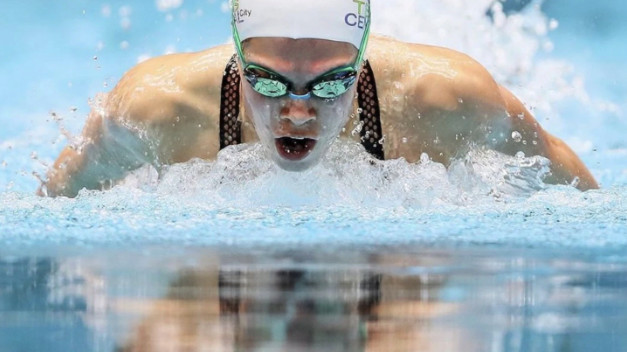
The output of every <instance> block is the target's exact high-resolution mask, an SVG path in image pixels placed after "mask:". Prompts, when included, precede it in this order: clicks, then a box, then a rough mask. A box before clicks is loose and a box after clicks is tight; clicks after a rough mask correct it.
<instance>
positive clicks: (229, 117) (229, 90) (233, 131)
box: [220, 55, 242, 150]
mask: <svg viewBox="0 0 627 352" xmlns="http://www.w3.org/2000/svg"><path fill="white" fill-rule="evenodd" d="M236 58H237V55H233V57H232V58H231V60H229V63H228V64H227V65H226V69H225V70H224V78H222V92H221V95H220V150H222V149H224V148H226V147H228V146H230V145H237V144H240V143H241V142H242V122H241V121H239V94H240V93H239V89H240V88H239V83H240V76H239V71H238V69H237V59H236Z"/></svg>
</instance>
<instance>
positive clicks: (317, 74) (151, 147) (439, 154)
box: [41, 0, 598, 196]
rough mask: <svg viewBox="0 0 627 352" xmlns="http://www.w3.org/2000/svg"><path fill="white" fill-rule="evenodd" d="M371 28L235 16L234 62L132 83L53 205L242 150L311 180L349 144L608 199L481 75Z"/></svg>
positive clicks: (333, 0) (159, 65) (215, 57)
mask: <svg viewBox="0 0 627 352" xmlns="http://www.w3.org/2000/svg"><path fill="white" fill-rule="evenodd" d="M277 9H281V10H277ZM370 15H371V13H370V6H369V1H368V0H362V1H353V0H341V1H337V0H319V1H310V2H285V1H281V0H267V1H265V2H261V1H252V0H240V1H236V2H234V9H233V36H234V41H235V48H236V50H235V51H236V54H234V53H233V52H234V50H233V46H232V45H225V46H219V47H216V48H212V49H208V50H206V51H202V52H198V53H185V54H175V55H168V56H163V57H158V58H154V59H151V60H148V61H146V62H144V63H141V64H139V65H137V66H136V67H134V68H133V69H131V70H130V71H129V72H128V73H127V74H126V75H125V76H124V77H123V78H122V79H121V81H120V82H119V83H118V85H117V86H116V87H115V88H114V89H113V91H112V92H111V93H110V94H109V95H108V96H107V97H106V98H104V101H103V102H102V104H101V106H100V107H98V108H95V109H94V110H92V112H91V113H90V115H89V118H88V120H87V123H86V125H85V128H84V130H83V133H82V138H81V141H82V142H81V143H82V144H80V145H77V146H70V147H67V148H66V149H65V150H63V152H62V153H61V155H60V156H59V157H58V159H57V160H56V162H55V164H54V166H53V167H52V168H51V170H50V171H49V173H48V176H47V181H46V182H45V184H44V187H42V190H41V191H42V193H44V194H47V195H50V196H59V195H64V196H75V195H77V193H78V191H79V190H81V189H82V188H88V189H102V188H104V186H103V185H110V184H112V183H115V181H117V180H120V179H121V178H123V177H124V176H125V174H126V173H127V172H128V171H130V170H133V169H136V168H138V167H140V166H142V165H145V164H151V165H153V166H154V167H155V168H157V170H159V169H160V167H162V166H164V165H168V164H172V163H178V162H185V161H188V160H190V159H192V158H202V159H209V160H210V159H213V158H215V157H216V155H217V153H218V151H219V150H220V149H222V148H224V147H227V146H229V145H234V144H238V143H241V142H244V143H248V142H256V141H260V142H261V143H262V144H263V145H264V146H265V147H266V149H267V151H268V154H269V155H270V157H271V158H272V159H273V160H274V162H276V164H278V165H279V166H280V167H281V168H283V169H286V170H291V171H301V170H305V169H308V168H310V167H312V166H313V165H315V164H316V163H317V162H318V161H319V160H320V159H321V158H322V156H323V155H324V154H325V152H326V151H327V149H328V148H329V145H330V144H331V143H332V142H333V141H334V140H335V139H336V138H338V136H340V137H341V138H346V139H352V140H354V141H355V142H357V143H361V144H363V145H364V147H365V149H366V150H367V151H368V152H370V153H371V154H372V155H373V156H374V157H376V158H379V159H394V158H400V157H404V158H405V159H407V160H408V161H409V162H416V161H418V160H419V159H420V156H421V155H422V153H426V154H428V155H429V157H430V158H432V159H433V160H434V161H437V162H440V163H443V164H444V165H449V164H450V162H451V161H452V160H453V159H455V158H458V157H460V156H463V155H464V154H465V153H466V152H467V150H468V149H469V147H471V146H480V147H487V148H491V149H494V150H497V151H500V152H503V153H507V154H510V155H514V154H516V153H517V152H519V151H520V152H523V153H525V155H528V156H531V155H542V156H545V157H546V158H548V159H549V160H550V161H551V162H552V166H551V171H552V175H550V176H549V177H548V178H547V179H546V181H547V182H549V183H557V184H571V183H573V182H574V183H576V184H577V186H578V188H579V189H582V190H586V189H590V188H596V187H598V186H597V183H596V181H595V180H594V178H593V176H592V175H591V173H590V172H589V171H588V169H587V168H586V166H585V165H584V164H583V163H582V162H581V160H580V159H579V158H578V157H577V156H576V155H575V154H574V152H573V151H572V150H571V149H570V148H569V147H568V146H567V145H566V144H565V143H563V142H562V141H561V140H560V139H558V138H556V137H554V136H552V135H550V134H549V133H547V132H546V131H544V130H543V129H542V128H541V127H540V126H539V124H538V122H537V121H536V120H535V119H534V117H533V116H532V114H531V113H530V112H529V111H528V110H527V109H526V108H525V106H524V105H523V104H522V103H521V102H520V101H519V100H518V99H517V98H516V97H514V95H513V94H512V93H510V92H509V91H508V90H507V89H505V88H504V87H502V86H500V85H499V84H498V83H497V82H495V81H494V79H493V78H492V76H491V75H490V74H489V73H488V72H487V71H486V70H485V68H483V67H482V66H481V65H480V64H479V63H477V62H476V61H474V60H473V59H471V58H470V57H468V56H466V55H464V54H461V53H458V52H455V51H452V50H449V49H445V48H439V47H432V46H426V45H419V44H408V43H403V42H399V41H396V40H393V39H391V38H384V37H379V36H372V37H370V36H369V27H370ZM368 43H369V44H368ZM366 47H368V51H367V52H366ZM364 59H367V60H364ZM225 65H226V69H225Z"/></svg>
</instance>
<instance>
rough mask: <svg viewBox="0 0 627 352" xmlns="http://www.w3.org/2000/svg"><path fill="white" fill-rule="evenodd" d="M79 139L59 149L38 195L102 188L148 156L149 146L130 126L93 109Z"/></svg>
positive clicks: (138, 165) (120, 177) (69, 194)
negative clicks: (127, 126)
mask: <svg viewBox="0 0 627 352" xmlns="http://www.w3.org/2000/svg"><path fill="white" fill-rule="evenodd" d="M80 139H81V140H80V143H78V144H77V145H70V146H68V147H66V148H65V149H64V150H63V151H62V152H61V154H60V155H59V157H58V158H57V160H56V161H55V163H54V165H53V167H52V168H51V169H50V171H49V172H48V175H47V180H46V181H45V184H44V186H43V187H42V189H40V191H39V193H40V194H41V195H48V196H52V197H56V196H66V197H75V196H76V195H77V194H78V192H79V191H80V190H81V189H83V188H86V189H103V188H105V187H107V186H110V185H111V184H112V183H115V182H116V181H119V180H120V179H122V178H123V177H124V176H125V175H126V173H128V172H129V171H131V170H134V169H137V168H138V167H140V166H141V165H143V164H144V163H146V161H147V160H148V152H149V149H148V148H147V147H145V145H144V143H142V141H141V140H140V139H139V138H138V137H137V136H136V135H135V134H134V133H133V132H132V131H131V130H129V129H127V128H126V127H124V126H121V125H119V124H118V123H117V122H116V121H113V120H111V119H109V118H107V117H104V116H102V114H101V113H99V112H96V111H95V110H92V112H91V113H90V115H89V117H88V119H87V123H86V125H85V128H84V129H83V132H82V135H81V137H80Z"/></svg>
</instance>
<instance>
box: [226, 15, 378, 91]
mask: <svg viewBox="0 0 627 352" xmlns="http://www.w3.org/2000/svg"><path fill="white" fill-rule="evenodd" d="M235 21H236V19H235V17H233V21H232V22H231V25H232V29H233V39H234V41H235V48H236V49H237V54H238V56H239V58H240V60H241V62H242V66H243V67H244V69H243V71H242V73H243V75H244V77H245V78H246V80H247V81H248V83H250V85H251V86H252V88H253V90H255V92H257V93H259V94H261V95H263V96H266V97H269V98H280V97H284V96H286V95H289V97H290V98H291V99H309V98H311V96H312V95H313V96H315V97H318V98H321V99H325V100H332V99H335V98H338V97H339V96H341V95H342V94H344V93H346V92H348V90H349V89H350V88H351V86H352V85H353V84H355V81H356V80H357V74H358V70H359V67H360V66H361V63H362V61H363V58H364V54H365V51H366V46H367V44H368V36H369V33H370V12H369V11H368V21H367V23H366V29H365V31H364V36H363V38H362V41H361V45H360V47H359V51H358V54H357V58H356V59H355V62H354V63H353V65H349V66H344V67H340V68H337V69H334V70H331V71H329V72H327V73H324V74H322V75H321V76H319V77H318V78H317V79H315V80H313V81H312V82H310V83H309V84H308V85H307V87H306V88H307V93H306V94H303V95H298V94H294V92H293V84H292V83H291V82H290V81H289V80H288V79H286V78H285V77H283V76H281V75H280V74H278V73H276V72H274V71H272V70H270V69H267V68H265V67H261V66H258V65H255V64H250V63H248V64H247V63H246V60H244V53H243V51H242V42H241V40H240V36H239V32H238V30H237V26H236V25H235Z"/></svg>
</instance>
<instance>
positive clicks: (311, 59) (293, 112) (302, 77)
mask: <svg viewBox="0 0 627 352" xmlns="http://www.w3.org/2000/svg"><path fill="white" fill-rule="evenodd" d="M244 53H245V54H244V55H245V59H246V62H247V63H253V64H256V65H259V66H261V67H264V68H268V69H270V70H271V71H273V72H276V73H278V74H280V75H281V76H282V77H284V78H286V79H287V80H289V82H290V83H291V84H292V90H293V93H294V94H297V95H304V94H307V93H308V90H307V85H308V84H309V83H310V82H312V81H313V80H315V79H317V78H319V77H320V76H321V75H323V74H325V73H327V72H330V71H331V70H333V69H336V68H340V67H345V66H351V65H353V63H354V62H355V59H356V57H357V49H356V48H355V47H353V46H352V45H350V44H347V43H339V42H331V41H327V40H294V39H277V38H257V39H255V40H251V41H248V42H246V43H244ZM287 58H289V59H287ZM242 82H244V83H243V84H242V89H243V100H244V106H245V115H246V117H247V119H248V120H250V121H252V122H253V124H254V127H255V131H256V132H257V135H258V136H259V138H260V140H261V142H262V143H263V144H264V145H265V146H267V147H268V151H269V153H270V155H271V157H272V159H273V160H274V161H275V162H276V163H277V165H279V166H280V167H281V168H283V169H286V170H290V171H301V170H305V169H308V168H310V167H311V166H312V165H315V164H316V163H317V162H318V161H319V160H320V159H321V158H322V156H323V155H324V153H325V152H326V150H327V149H328V147H329V146H330V145H331V143H332V142H333V141H334V140H335V138H337V136H338V135H339V134H340V132H341V130H342V128H343V127H344V125H345V124H346V123H347V121H348V118H349V116H350V114H351V112H352V110H353V100H354V97H355V88H356V84H354V85H353V87H352V88H351V90H350V91H348V92H346V93H345V94H343V95H341V96H339V97H337V98H335V99H332V100H327V99H321V98H318V97H315V96H311V97H310V98H308V99H293V98H291V97H290V96H289V95H288V96H284V97H280V98H270V97H266V96H263V95H261V94H259V93H257V92H256V91H254V90H253V89H252V86H251V85H250V84H248V83H247V82H246V80H245V78H244V77H242Z"/></svg>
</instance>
